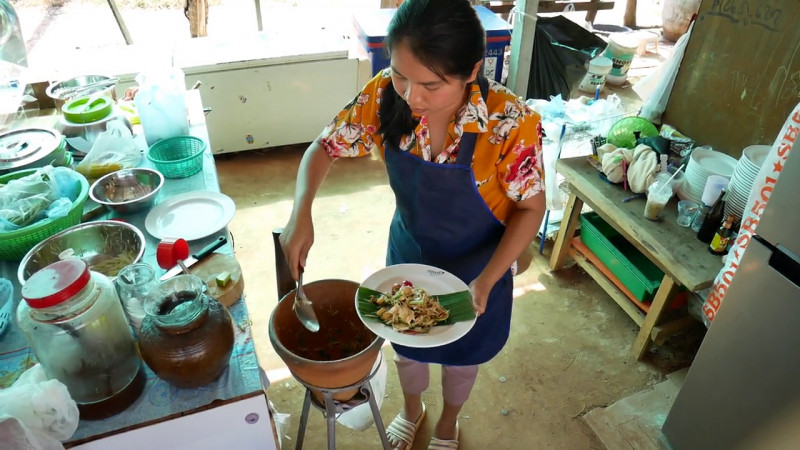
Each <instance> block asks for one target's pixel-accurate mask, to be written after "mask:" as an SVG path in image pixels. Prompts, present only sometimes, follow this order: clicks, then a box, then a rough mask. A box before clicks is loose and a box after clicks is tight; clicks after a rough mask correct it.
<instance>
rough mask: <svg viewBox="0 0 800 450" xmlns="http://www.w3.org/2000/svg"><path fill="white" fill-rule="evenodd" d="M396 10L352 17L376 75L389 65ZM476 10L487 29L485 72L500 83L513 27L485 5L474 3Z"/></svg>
mask: <svg viewBox="0 0 800 450" xmlns="http://www.w3.org/2000/svg"><path fill="white" fill-rule="evenodd" d="M395 11H396V9H379V10H373V11H366V12H360V13H358V14H355V15H354V16H353V24H354V26H355V28H356V31H357V32H358V39H359V40H360V41H361V45H362V46H363V47H364V48H365V49H366V51H367V53H368V55H369V60H370V63H371V65H372V74H373V75H376V74H377V73H378V72H380V71H381V70H383V69H385V68H387V67H389V55H387V54H386V49H385V48H384V45H383V41H384V39H385V38H386V29H387V28H389V22H391V20H392V16H394V12H395ZM475 11H476V12H477V13H478V17H479V18H480V20H481V24H482V25H483V28H484V29H485V30H486V57H485V58H484V60H483V73H484V75H486V78H488V79H490V80H495V81H497V82H498V83H499V82H500V81H501V79H502V76H503V64H504V62H505V51H506V47H507V46H509V45H511V26H510V25H509V24H508V22H506V21H505V20H503V19H501V18H499V17H497V15H496V14H495V13H493V12H492V11H491V10H490V9H489V8H486V7H485V6H475Z"/></svg>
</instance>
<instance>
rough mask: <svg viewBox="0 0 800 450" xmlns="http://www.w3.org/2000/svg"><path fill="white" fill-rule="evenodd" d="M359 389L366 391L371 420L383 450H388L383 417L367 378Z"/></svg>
mask: <svg viewBox="0 0 800 450" xmlns="http://www.w3.org/2000/svg"><path fill="white" fill-rule="evenodd" d="M361 390H362V391H366V394H367V399H369V409H371V410H372V420H374V421H375V428H377V429H378V435H379V436H380V438H381V444H383V450H389V438H388V437H386V428H384V426H383V419H381V410H380V409H379V408H378V403H377V401H376V400H375V396H374V395H373V394H372V386H370V384H369V380H367V381H365V382H364V384H363V385H362V386H361Z"/></svg>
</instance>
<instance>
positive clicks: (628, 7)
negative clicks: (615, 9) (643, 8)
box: [622, 0, 636, 28]
mask: <svg viewBox="0 0 800 450" xmlns="http://www.w3.org/2000/svg"><path fill="white" fill-rule="evenodd" d="M622 24H623V25H625V26H626V27H628V28H636V0H627V3H625V16H623V18H622Z"/></svg>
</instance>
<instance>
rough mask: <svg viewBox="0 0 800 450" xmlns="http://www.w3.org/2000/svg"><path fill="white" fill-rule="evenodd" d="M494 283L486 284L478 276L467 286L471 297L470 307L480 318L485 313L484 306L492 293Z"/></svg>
mask: <svg viewBox="0 0 800 450" xmlns="http://www.w3.org/2000/svg"><path fill="white" fill-rule="evenodd" d="M493 286H494V283H487V282H485V281H483V279H481V277H480V276H478V278H475V279H474V280H472V283H470V284H469V293H470V295H472V307H473V308H475V313H477V315H478V317H480V316H481V315H482V314H483V313H484V311H486V304H487V303H488V302H489V293H490V292H492V287H493Z"/></svg>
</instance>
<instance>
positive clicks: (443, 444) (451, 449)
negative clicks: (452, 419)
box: [428, 422, 460, 450]
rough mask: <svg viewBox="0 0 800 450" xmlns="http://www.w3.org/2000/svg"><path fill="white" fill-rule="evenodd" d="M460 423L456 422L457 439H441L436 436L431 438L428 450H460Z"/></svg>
mask: <svg viewBox="0 0 800 450" xmlns="http://www.w3.org/2000/svg"><path fill="white" fill-rule="evenodd" d="M459 434H460V433H459V431H458V422H456V438H455V439H439V438H437V437H436V436H433V437H431V442H430V444H428V450H458V438H459V437H460V436H459Z"/></svg>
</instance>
